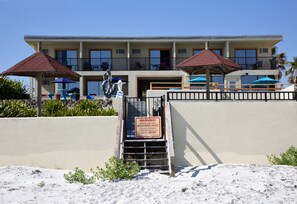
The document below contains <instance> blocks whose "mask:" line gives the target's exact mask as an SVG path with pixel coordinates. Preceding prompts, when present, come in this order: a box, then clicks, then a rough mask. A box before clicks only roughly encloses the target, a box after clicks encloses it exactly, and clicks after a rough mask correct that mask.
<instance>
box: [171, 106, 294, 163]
mask: <svg viewBox="0 0 297 204" xmlns="http://www.w3.org/2000/svg"><path fill="white" fill-rule="evenodd" d="M171 105H172V107H171V110H172V120H173V122H172V123H173V124H172V127H173V134H174V145H175V164H176V165H177V166H185V165H199V164H212V163H254V164H268V160H267V157H266V155H268V154H279V153H280V152H283V151H285V150H287V149H288V148H289V147H290V146H291V145H293V146H295V147H297V102H178V101H173V102H171Z"/></svg>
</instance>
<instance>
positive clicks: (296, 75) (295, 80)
mask: <svg viewBox="0 0 297 204" xmlns="http://www.w3.org/2000/svg"><path fill="white" fill-rule="evenodd" d="M289 65H290V67H289V69H287V70H286V76H288V75H289V79H288V81H289V83H292V84H297V57H293V61H292V62H289Z"/></svg>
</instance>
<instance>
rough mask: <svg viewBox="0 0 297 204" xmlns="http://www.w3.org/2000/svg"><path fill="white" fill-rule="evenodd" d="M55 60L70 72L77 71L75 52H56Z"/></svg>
mask: <svg viewBox="0 0 297 204" xmlns="http://www.w3.org/2000/svg"><path fill="white" fill-rule="evenodd" d="M56 60H57V61H58V62H60V63H61V64H62V65H64V66H66V67H69V68H70V69H71V70H73V71H76V70H77V50H56Z"/></svg>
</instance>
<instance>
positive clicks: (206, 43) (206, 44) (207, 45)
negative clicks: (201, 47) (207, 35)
mask: <svg viewBox="0 0 297 204" xmlns="http://www.w3.org/2000/svg"><path fill="white" fill-rule="evenodd" d="M208 48H209V42H208V41H205V49H206V50H208Z"/></svg>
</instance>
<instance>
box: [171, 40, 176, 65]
mask: <svg viewBox="0 0 297 204" xmlns="http://www.w3.org/2000/svg"><path fill="white" fill-rule="evenodd" d="M172 47H173V48H172V57H173V59H172V65H173V67H172V68H173V70H175V69H176V42H175V41H174V42H173V45H172Z"/></svg>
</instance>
